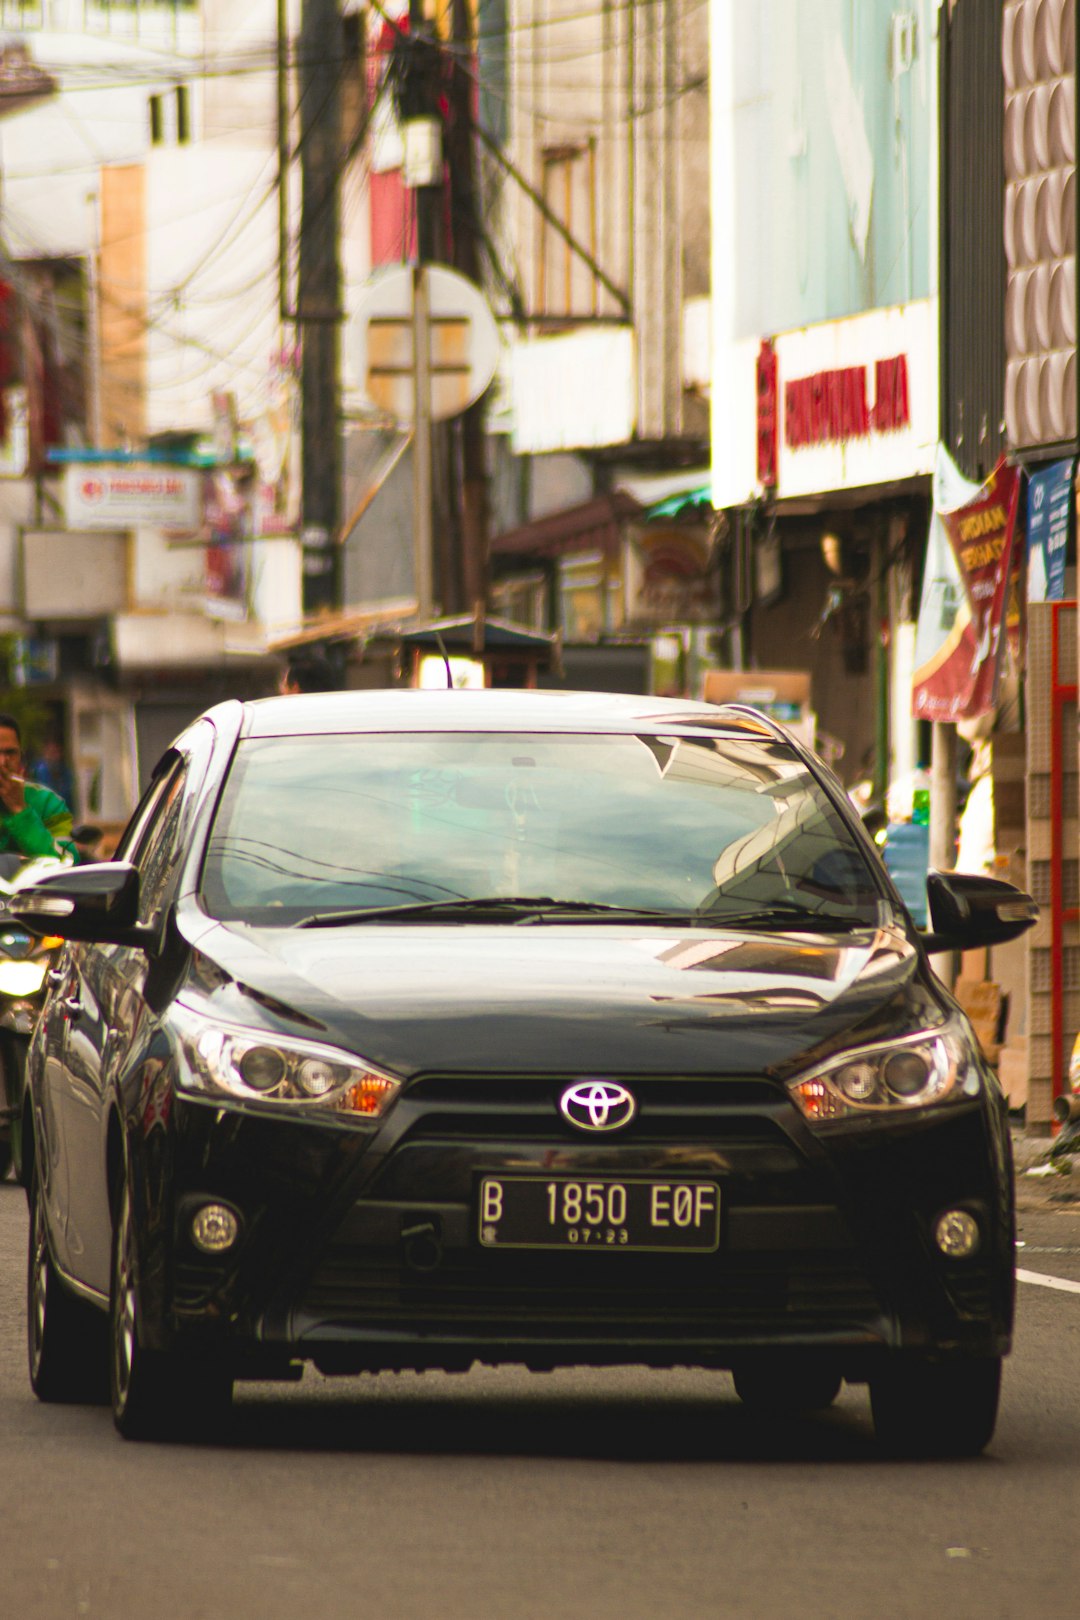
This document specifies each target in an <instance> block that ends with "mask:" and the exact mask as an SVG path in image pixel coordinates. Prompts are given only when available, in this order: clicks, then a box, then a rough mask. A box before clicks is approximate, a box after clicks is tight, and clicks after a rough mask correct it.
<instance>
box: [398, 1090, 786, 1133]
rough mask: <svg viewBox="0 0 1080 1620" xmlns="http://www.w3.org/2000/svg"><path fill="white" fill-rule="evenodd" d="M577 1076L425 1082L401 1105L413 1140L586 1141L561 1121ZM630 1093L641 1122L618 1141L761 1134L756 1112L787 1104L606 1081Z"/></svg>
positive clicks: (773, 1097) (777, 1096) (771, 1096)
mask: <svg viewBox="0 0 1080 1620" xmlns="http://www.w3.org/2000/svg"><path fill="white" fill-rule="evenodd" d="M576 1078H578V1077H577V1076H574V1075H561V1076H551V1075H541V1076H528V1077H525V1078H522V1077H521V1076H518V1075H491V1076H488V1075H483V1076H469V1077H462V1076H460V1075H425V1076H424V1077H423V1078H422V1079H419V1080H414V1081H413V1082H412V1083H411V1084H410V1085H409V1086H408V1088H407V1089H406V1091H405V1094H404V1097H403V1099H402V1100H403V1102H404V1103H405V1104H406V1105H407V1106H408V1107H409V1109H410V1110H416V1112H417V1116H418V1117H417V1118H416V1119H415V1121H414V1122H413V1123H412V1124H411V1125H410V1126H409V1129H408V1135H409V1137H410V1138H413V1139H416V1138H424V1137H431V1136H438V1137H443V1138H452V1137H468V1138H484V1137H490V1136H499V1137H505V1136H506V1135H507V1134H508V1133H512V1134H513V1135H514V1136H516V1137H520V1138H521V1139H523V1140H532V1139H535V1138H538V1137H547V1136H550V1135H551V1131H552V1128H553V1126H557V1127H559V1128H560V1129H563V1130H565V1131H566V1133H567V1135H568V1136H573V1137H574V1138H575V1139H576V1140H581V1133H580V1132H577V1131H574V1130H573V1129H572V1127H571V1126H569V1125H567V1124H566V1123H565V1121H563V1119H562V1118H561V1116H560V1114H559V1106H558V1105H559V1097H560V1096H561V1095H562V1092H563V1090H564V1089H565V1088H566V1086H568V1085H570V1084H572V1083H573V1081H574V1080H575V1079H576ZM604 1078H605V1079H608V1080H615V1081H617V1082H618V1083H619V1084H622V1085H625V1086H626V1087H627V1089H628V1090H629V1091H631V1092H632V1093H633V1096H634V1098H635V1100H636V1102H637V1109H638V1111H637V1117H636V1119H635V1120H634V1121H633V1123H632V1124H631V1125H630V1126H629V1127H628V1128H627V1129H626V1130H624V1131H620V1132H618V1133H613V1134H612V1137H611V1138H610V1139H611V1140H615V1136H616V1135H617V1136H618V1139H619V1140H620V1141H640V1140H643V1139H645V1140H651V1141H670V1140H686V1141H688V1142H696V1141H699V1140H700V1139H701V1138H702V1137H712V1136H715V1134H716V1129H717V1125H718V1123H719V1122H721V1121H722V1122H723V1126H724V1129H725V1131H734V1132H737V1133H738V1134H740V1135H746V1134H754V1133H755V1132H757V1131H760V1129H761V1118H760V1115H758V1117H755V1111H759V1110H761V1111H765V1110H769V1109H775V1108H776V1106H777V1105H778V1104H782V1103H783V1102H784V1101H785V1099H784V1095H783V1093H782V1091H781V1090H780V1089H779V1088H778V1087H777V1086H775V1085H773V1084H772V1083H771V1082H769V1081H767V1080H760V1079H742V1078H735V1079H730V1080H728V1079H724V1080H718V1079H714V1078H712V1077H711V1076H710V1077H708V1078H704V1079H700V1080H698V1079H687V1078H682V1077H675V1076H672V1077H668V1076H662V1077H657V1076H649V1077H646V1078H640V1077H638V1076H621V1075H605V1076H604Z"/></svg>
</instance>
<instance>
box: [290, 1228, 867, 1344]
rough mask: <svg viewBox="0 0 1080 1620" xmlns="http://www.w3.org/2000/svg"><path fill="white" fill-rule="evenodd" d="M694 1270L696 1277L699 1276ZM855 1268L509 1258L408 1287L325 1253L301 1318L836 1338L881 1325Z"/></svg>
mask: <svg viewBox="0 0 1080 1620" xmlns="http://www.w3.org/2000/svg"><path fill="white" fill-rule="evenodd" d="M703 1268H704V1269H703ZM880 1309H881V1307H880V1302H879V1300H878V1299H877V1297H876V1295H875V1293H874V1291H873V1289H872V1288H871V1286H870V1284H869V1282H868V1280H867V1279H866V1277H865V1276H864V1275H863V1273H862V1272H861V1270H860V1269H859V1267H858V1264H857V1262H856V1261H855V1259H854V1257H853V1256H852V1255H849V1254H844V1255H821V1256H814V1257H811V1256H807V1257H805V1260H801V1261H800V1264H799V1265H798V1266H797V1267H794V1266H792V1265H790V1264H787V1265H785V1264H776V1263H775V1262H772V1263H768V1262H766V1261H764V1260H761V1259H755V1260H746V1259H740V1261H739V1262H736V1263H732V1262H731V1261H730V1260H729V1259H727V1258H721V1257H715V1258H714V1259H713V1260H702V1259H700V1258H695V1259H690V1260H683V1259H674V1258H672V1257H670V1256H668V1257H665V1258H664V1259H663V1260H657V1259H654V1258H653V1257H651V1256H648V1257H646V1256H641V1255H638V1256H635V1257H634V1258H633V1260H630V1257H628V1256H627V1257H622V1259H621V1263H612V1262H609V1261H608V1260H607V1258H606V1257H603V1256H596V1257H592V1256H590V1257H588V1258H587V1259H586V1257H584V1256H576V1255H569V1256H559V1257H557V1258H555V1259H553V1258H552V1257H550V1256H548V1255H529V1256H524V1255H522V1254H517V1255H515V1256H513V1257H508V1256H502V1255H500V1256H484V1257H482V1262H481V1263H477V1262H470V1261H467V1260H466V1261H463V1262H461V1261H459V1262H455V1261H454V1259H453V1258H450V1259H449V1260H448V1261H447V1262H446V1263H445V1264H444V1265H443V1266H441V1267H440V1268H439V1271H438V1273H437V1275H433V1276H431V1277H430V1278H424V1279H422V1280H417V1278H416V1276H415V1274H412V1273H409V1272H408V1271H407V1270H405V1268H404V1267H402V1265H401V1264H400V1261H399V1260H398V1257H397V1256H396V1255H393V1254H384V1255H377V1254H376V1255H373V1254H372V1253H371V1251H369V1250H365V1251H357V1250H355V1249H352V1248H349V1247H346V1246H344V1245H339V1246H334V1247H331V1248H330V1249H329V1250H328V1251H327V1252H326V1253H325V1254H324V1256H323V1259H322V1261H321V1263H320V1265H319V1267H318V1269H317V1270H316V1272H315V1274H314V1276H313V1277H312V1279H311V1282H310V1285H309V1287H308V1289H307V1290H306V1293H305V1297H304V1301H303V1314H304V1315H305V1316H306V1317H313V1318H316V1319H319V1320H322V1321H324V1322H334V1323H337V1324H340V1325H342V1326H345V1325H353V1326H356V1327H359V1328H363V1327H369V1328H370V1327H379V1328H382V1329H386V1328H389V1327H391V1326H392V1327H395V1328H397V1329H399V1330H400V1331H403V1332H408V1333H417V1332H420V1333H423V1332H429V1333H436V1334H448V1335H449V1336H451V1337H461V1336H462V1335H465V1334H468V1333H469V1332H476V1333H479V1334H482V1335H483V1336H485V1337H498V1336H500V1335H505V1336H510V1337H512V1336H513V1335H514V1334H515V1333H520V1332H524V1331H526V1330H527V1331H528V1332H529V1333H538V1332H539V1333H544V1332H550V1333H552V1334H559V1335H563V1336H569V1337H574V1336H581V1337H586V1336H589V1335H594V1334H596V1333H597V1332H598V1331H601V1332H603V1333H604V1334H605V1335H607V1334H618V1333H620V1332H625V1333H633V1334H635V1335H638V1336H640V1337H642V1338H643V1339H649V1338H653V1339H667V1338H672V1337H678V1336H680V1335H682V1334H684V1333H686V1332H687V1331H691V1332H697V1333H699V1334H730V1333H732V1332H736V1333H737V1332H744V1333H750V1332H754V1331H761V1332H768V1331H775V1330H776V1329H777V1328H779V1327H781V1326H782V1327H784V1328H785V1329H788V1328H791V1327H794V1326H804V1327H806V1328H808V1329H812V1328H813V1327H815V1326H817V1327H822V1326H836V1327H841V1326H843V1325H845V1324H847V1325H850V1324H858V1323H864V1322H866V1321H868V1320H871V1319H873V1318H875V1317H877V1316H878V1315H879V1314H880Z"/></svg>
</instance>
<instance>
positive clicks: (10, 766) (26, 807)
mask: <svg viewBox="0 0 1080 1620" xmlns="http://www.w3.org/2000/svg"><path fill="white" fill-rule="evenodd" d="M6 852H15V853H16V854H19V855H21V856H23V858H24V859H25V860H28V861H32V860H36V859H37V858H38V857H39V856H41V855H55V856H59V857H61V858H63V857H65V856H67V857H70V858H71V859H73V860H77V859H78V855H77V851H76V849H75V846H74V844H73V843H72V842H71V811H70V810H69V809H68V807H67V805H66V804H65V803H64V801H63V799H62V798H61V797H60V795H59V794H58V793H54V792H53V791H52V789H51V788H47V787H42V786H41V784H40V783H38V782H28V781H27V780H26V778H25V777H24V775H23V757H22V736H21V734H20V731H19V722H18V721H17V720H16V719H15V717H14V715H10V714H0V854H3V853H6Z"/></svg>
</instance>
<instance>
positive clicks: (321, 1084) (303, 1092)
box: [181, 1020, 401, 1120]
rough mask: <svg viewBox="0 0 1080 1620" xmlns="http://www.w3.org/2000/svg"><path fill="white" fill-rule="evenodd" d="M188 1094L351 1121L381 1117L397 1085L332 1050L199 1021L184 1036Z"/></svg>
mask: <svg viewBox="0 0 1080 1620" xmlns="http://www.w3.org/2000/svg"><path fill="white" fill-rule="evenodd" d="M183 1044H184V1055H185V1057H186V1059H187V1063H186V1066H185V1067H186V1073H184V1074H183V1075H182V1079H181V1085H182V1086H185V1087H186V1088H187V1089H189V1090H198V1091H206V1092H210V1093H214V1092H218V1093H220V1094H223V1095H227V1096H230V1097H239V1098H243V1099H244V1100H245V1101H249V1102H254V1101H264V1102H270V1103H277V1104H285V1105H288V1106H291V1107H297V1106H303V1105H304V1104H306V1105H307V1106H308V1107H316V1108H319V1109H322V1110H329V1111H330V1112H332V1113H337V1114H344V1115H347V1116H348V1117H349V1118H350V1119H355V1120H364V1119H369V1120H374V1119H377V1118H378V1117H379V1115H380V1114H383V1113H385V1111H386V1109H387V1108H388V1107H389V1106H390V1104H391V1102H392V1101H393V1100H394V1098H395V1096H396V1095H397V1093H398V1091H399V1089H400V1087H401V1082H400V1080H397V1079H395V1078H394V1076H393V1075H389V1074H385V1073H383V1072H382V1070H380V1069H375V1068H372V1066H371V1065H370V1064H368V1063H364V1062H361V1061H360V1060H359V1059H356V1058H352V1057H350V1056H349V1055H348V1053H345V1052H342V1051H339V1050H338V1048H336V1047H333V1046H318V1045H316V1044H315V1043H314V1042H311V1043H309V1042H307V1041H279V1040H276V1039H275V1038H274V1037H273V1036H266V1035H256V1034H254V1033H252V1031H250V1030H232V1029H228V1028H224V1027H222V1026H221V1025H220V1024H207V1023H204V1022H202V1021H201V1020H200V1021H199V1022H198V1023H197V1024H193V1027H192V1029H191V1031H190V1033H188V1034H185V1037H184V1043H183Z"/></svg>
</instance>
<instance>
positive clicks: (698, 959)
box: [184, 924, 927, 1076]
mask: <svg viewBox="0 0 1080 1620" xmlns="http://www.w3.org/2000/svg"><path fill="white" fill-rule="evenodd" d="M195 960H196V963H197V964H201V967H199V966H195V967H193V971H192V976H191V979H190V980H189V985H188V990H189V991H190V990H191V989H192V987H193V986H195V985H198V986H199V988H200V990H201V994H199V996H198V1000H199V1002H200V1003H201V1005H202V1008H203V1010H204V1011H205V1012H207V1013H212V1014H213V1015H215V1016H217V1017H220V1018H223V1019H228V1020H233V1019H242V1020H243V1021H244V1022H245V1023H246V1022H250V1021H251V1020H252V1018H253V1017H254V1019H255V1021H257V1022H263V1021H265V1019H266V1017H267V1016H268V1015H269V1017H270V1018H271V1020H272V1022H273V1023H274V1024H275V1025H276V1026H277V1027H279V1028H280V1027H281V1024H280V1023H279V1022H278V1016H279V1015H282V1014H284V1012H285V1010H286V1009H292V1010H293V1011H294V1012H296V1013H299V1014H301V1015H302V1018H303V1020H304V1024H305V1027H306V1029H307V1031H308V1033H309V1034H313V1033H315V1031H314V1030H313V1028H312V1024H314V1025H317V1026H319V1033H320V1034H321V1036H322V1038H324V1039H329V1040H330V1041H332V1042H333V1043H334V1044H339V1045H342V1046H344V1047H346V1048H347V1049H349V1050H351V1051H353V1052H355V1053H357V1054H359V1055H361V1056H363V1057H365V1058H367V1059H368V1060H369V1061H370V1062H372V1063H378V1064H383V1065H386V1066H387V1067H389V1068H391V1069H392V1070H394V1071H395V1072H397V1073H399V1074H402V1075H405V1076H408V1075H412V1074H416V1073H419V1072H422V1071H427V1070H446V1069H454V1070H459V1071H469V1072H473V1073H476V1072H492V1071H497V1070H505V1069H507V1068H508V1067H511V1066H512V1067H513V1068H514V1069H515V1070H518V1071H522V1070H527V1071H532V1072H536V1071H537V1070H543V1069H552V1068H554V1069H558V1070H560V1071H565V1070H567V1069H573V1070H577V1071H579V1072H580V1071H585V1072H588V1071H592V1070H596V1071H602V1072H609V1073H610V1072H613V1071H615V1070H618V1071H620V1072H623V1073H657V1072H665V1071H667V1072H670V1071H672V1070H677V1071H679V1072H682V1073H706V1072H707V1073H712V1074H716V1073H737V1072H740V1071H744V1072H745V1071H746V1070H747V1069H748V1068H749V1069H751V1070H753V1071H760V1070H761V1069H764V1068H769V1067H773V1066H776V1065H781V1066H782V1065H783V1064H784V1063H785V1062H787V1061H789V1060H790V1059H792V1058H793V1057H795V1056H796V1055H798V1054H800V1053H804V1052H806V1051H807V1050H810V1049H813V1048H815V1047H817V1046H820V1045H824V1044H826V1043H828V1042H830V1041H831V1040H833V1039H835V1038H836V1037H837V1036H838V1035H841V1034H842V1033H843V1032H844V1031H845V1030H847V1029H849V1028H852V1027H854V1026H856V1025H864V1024H872V1023H873V1019H874V1014H875V1013H876V1012H877V1011H878V1010H879V1009H881V1008H883V1007H884V1006H885V1005H886V1004H892V1003H895V1001H896V998H897V996H898V995H900V996H903V995H904V994H905V993H906V994H907V996H908V997H909V998H910V999H911V1000H912V1004H913V1007H914V1005H915V1003H916V1002H917V1001H919V1000H921V999H923V998H924V996H925V990H926V981H927V975H926V972H925V969H924V968H922V967H921V965H920V964H921V957H920V954H919V953H918V951H917V950H916V949H915V947H914V946H913V945H912V943H911V941H910V940H909V939H908V938H907V936H906V935H905V934H904V933H903V932H902V931H901V930H900V929H899V928H895V927H885V928H877V929H875V928H865V929H859V930H857V931H852V932H849V933H845V934H843V935H837V934H810V933H806V934H793V933H784V934H777V933H775V932H749V931H740V932H731V931H726V930H709V931H707V932H706V931H703V930H700V929H696V930H692V931H687V932H686V933H681V932H679V931H677V930H673V929H670V928H647V927H645V928H643V927H639V926H633V927H629V926H621V925H620V926H611V925H604V926H599V927H598V926H591V925H575V926H543V927H529V928H516V929H515V928H508V927H506V926H495V927H492V926H472V925H470V926H454V927H446V926H442V927H431V926H418V925H415V924H414V925H411V926H407V927H406V926H385V925H379V926H374V925H370V924H369V925H367V926H343V927H340V928H329V929H324V928H320V929H260V930H256V929H252V928H248V927H244V926H235V925H224V924H218V925H216V926H215V927H213V928H212V929H210V930H209V931H208V932H207V933H204V934H203V935H202V937H201V938H200V939H199V941H198V948H197V951H196V952H195ZM916 982H918V983H919V984H921V985H922V987H923V993H922V995H919V994H917V993H916V989H915V986H916ZM190 999H191V997H190V994H189V993H187V992H185V994H184V1000H185V1001H190ZM208 1003H209V1005H208ZM915 1016H916V1015H915V1013H914V1012H913V1014H912V1017H913V1019H914V1017H915ZM290 1021H291V1020H290Z"/></svg>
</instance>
